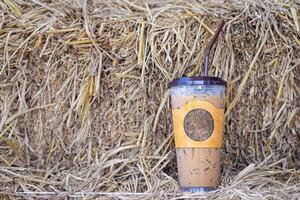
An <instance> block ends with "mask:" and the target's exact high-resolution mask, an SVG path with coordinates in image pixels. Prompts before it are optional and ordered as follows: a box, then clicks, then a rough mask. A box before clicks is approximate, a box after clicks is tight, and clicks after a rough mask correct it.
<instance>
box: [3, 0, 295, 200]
mask: <svg viewBox="0 0 300 200" xmlns="http://www.w3.org/2000/svg"><path fill="white" fill-rule="evenodd" d="M0 11H1V12H0V18H1V20H0V63H1V68H0V108H1V110H0V111H1V117H0V130H1V131H0V195H2V197H3V198H9V199H24V198H25V199H32V198H54V197H57V198H68V197H69V198H71V197H74V198H75V197H81V198H83V197H84V198H88V199H89V198H100V197H101V198H102V197H103V198H117V199H158V198H160V199H170V198H175V199H176V198H185V197H191V194H181V193H180V192H179V186H178V183H177V172H176V170H177V169H176V160H175V151H174V143H173V136H172V123H171V114H170V98H169V96H170V95H169V92H168V86H167V84H168V82H169V81H171V80H173V79H174V78H177V77H181V76H183V75H185V76H195V75H198V74H199V73H201V71H202V65H203V55H204V50H205V47H206V44H207V43H208V41H209V39H210V38H211V36H212V34H213V33H214V31H215V30H216V27H217V24H218V22H219V21H220V19H221V18H223V19H224V20H225V21H226V24H225V27H224V29H223V30H224V31H223V32H222V33H221V35H220V38H219V40H218V41H217V43H216V45H215V47H214V48H213V51H212V54H211V65H210V71H209V74H210V75H215V76H219V77H221V78H223V79H225V80H226V81H227V82H228V88H227V92H226V94H227V95H226V96H227V99H226V122H225V128H224V134H225V138H224V149H223V151H222V157H223V159H222V184H221V186H220V188H219V190H217V191H215V192H212V193H208V194H206V196H205V197H204V196H202V197H203V198H208V197H209V198H220V199H233V198H235V199H239V198H242V199H293V198H294V199H296V198H299V196H300V185H299V183H300V171H299V168H300V162H299V160H300V148H299V147H300V142H299V141H300V118H299V93H300V88H299V85H300V80H299V77H300V76H299V75H300V68H299V64H300V32H299V26H300V24H299V23H300V12H299V11H300V3H299V1H291V2H289V1H270V0H266V1H254V0H247V1H234V0H230V1H192V0H191V1H173V0H170V1H162V2H161V1H157V0H152V1H127V0H122V1H119V0H116V1H101V0H94V1H87V0H83V1H77V0H72V1H71V0H57V1H50V0H49V1H39V0H31V1H23V0H4V1H1V2H0ZM197 195H199V194H197ZM194 196H195V195H194ZM198 197H200V196H198Z"/></svg>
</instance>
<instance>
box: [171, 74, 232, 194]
mask: <svg viewBox="0 0 300 200" xmlns="http://www.w3.org/2000/svg"><path fill="white" fill-rule="evenodd" d="M169 86H170V91H171V104H172V118H173V129H174V130H173V131H174V136H175V146H176V156H177V165H178V177H179V185H180V186H181V188H182V190H183V191H188V192H201V191H211V190H214V189H216V188H217V187H218V186H219V183H220V181H219V180H220V150H221V147H222V137H223V121H224V96H225V89H226V82H225V81H223V80H222V79H220V78H218V77H208V76H204V77H192V78H187V77H184V78H180V79H175V80H174V81H172V82H171V83H170V84H169Z"/></svg>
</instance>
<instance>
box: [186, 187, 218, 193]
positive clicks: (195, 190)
mask: <svg viewBox="0 0 300 200" xmlns="http://www.w3.org/2000/svg"><path fill="white" fill-rule="evenodd" d="M214 190H216V188H215V187H182V188H181V191H182V192H190V193H198V192H211V191H214Z"/></svg>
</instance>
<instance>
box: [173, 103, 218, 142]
mask: <svg viewBox="0 0 300 200" xmlns="http://www.w3.org/2000/svg"><path fill="white" fill-rule="evenodd" d="M172 116H173V123H174V136H175V145H176V147H177V148H195V147H196V148H197V147H199V148H221V147H222V138H223V121H224V109H218V108H216V107H215V106H213V105H212V104H211V103H209V102H207V101H199V100H195V101H190V102H188V103H187V104H185V105H184V106H183V107H181V108H180V109H175V110H172Z"/></svg>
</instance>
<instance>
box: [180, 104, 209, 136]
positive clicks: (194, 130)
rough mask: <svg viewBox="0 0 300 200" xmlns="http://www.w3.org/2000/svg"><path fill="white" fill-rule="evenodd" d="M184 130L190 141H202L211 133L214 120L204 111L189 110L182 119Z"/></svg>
mask: <svg viewBox="0 0 300 200" xmlns="http://www.w3.org/2000/svg"><path fill="white" fill-rule="evenodd" d="M184 130H185V132H186V134H187V136H188V137H189V138H191V139H192V140H196V141H203V140H206V139H208V138H209V137H210V136H211V134H212V133H213V130H214V120H213V118H212V116H211V114H210V113H209V112H208V111H206V110H204V109H195V110H191V111H190V112H188V113H187V114H186V116H185V118H184Z"/></svg>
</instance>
